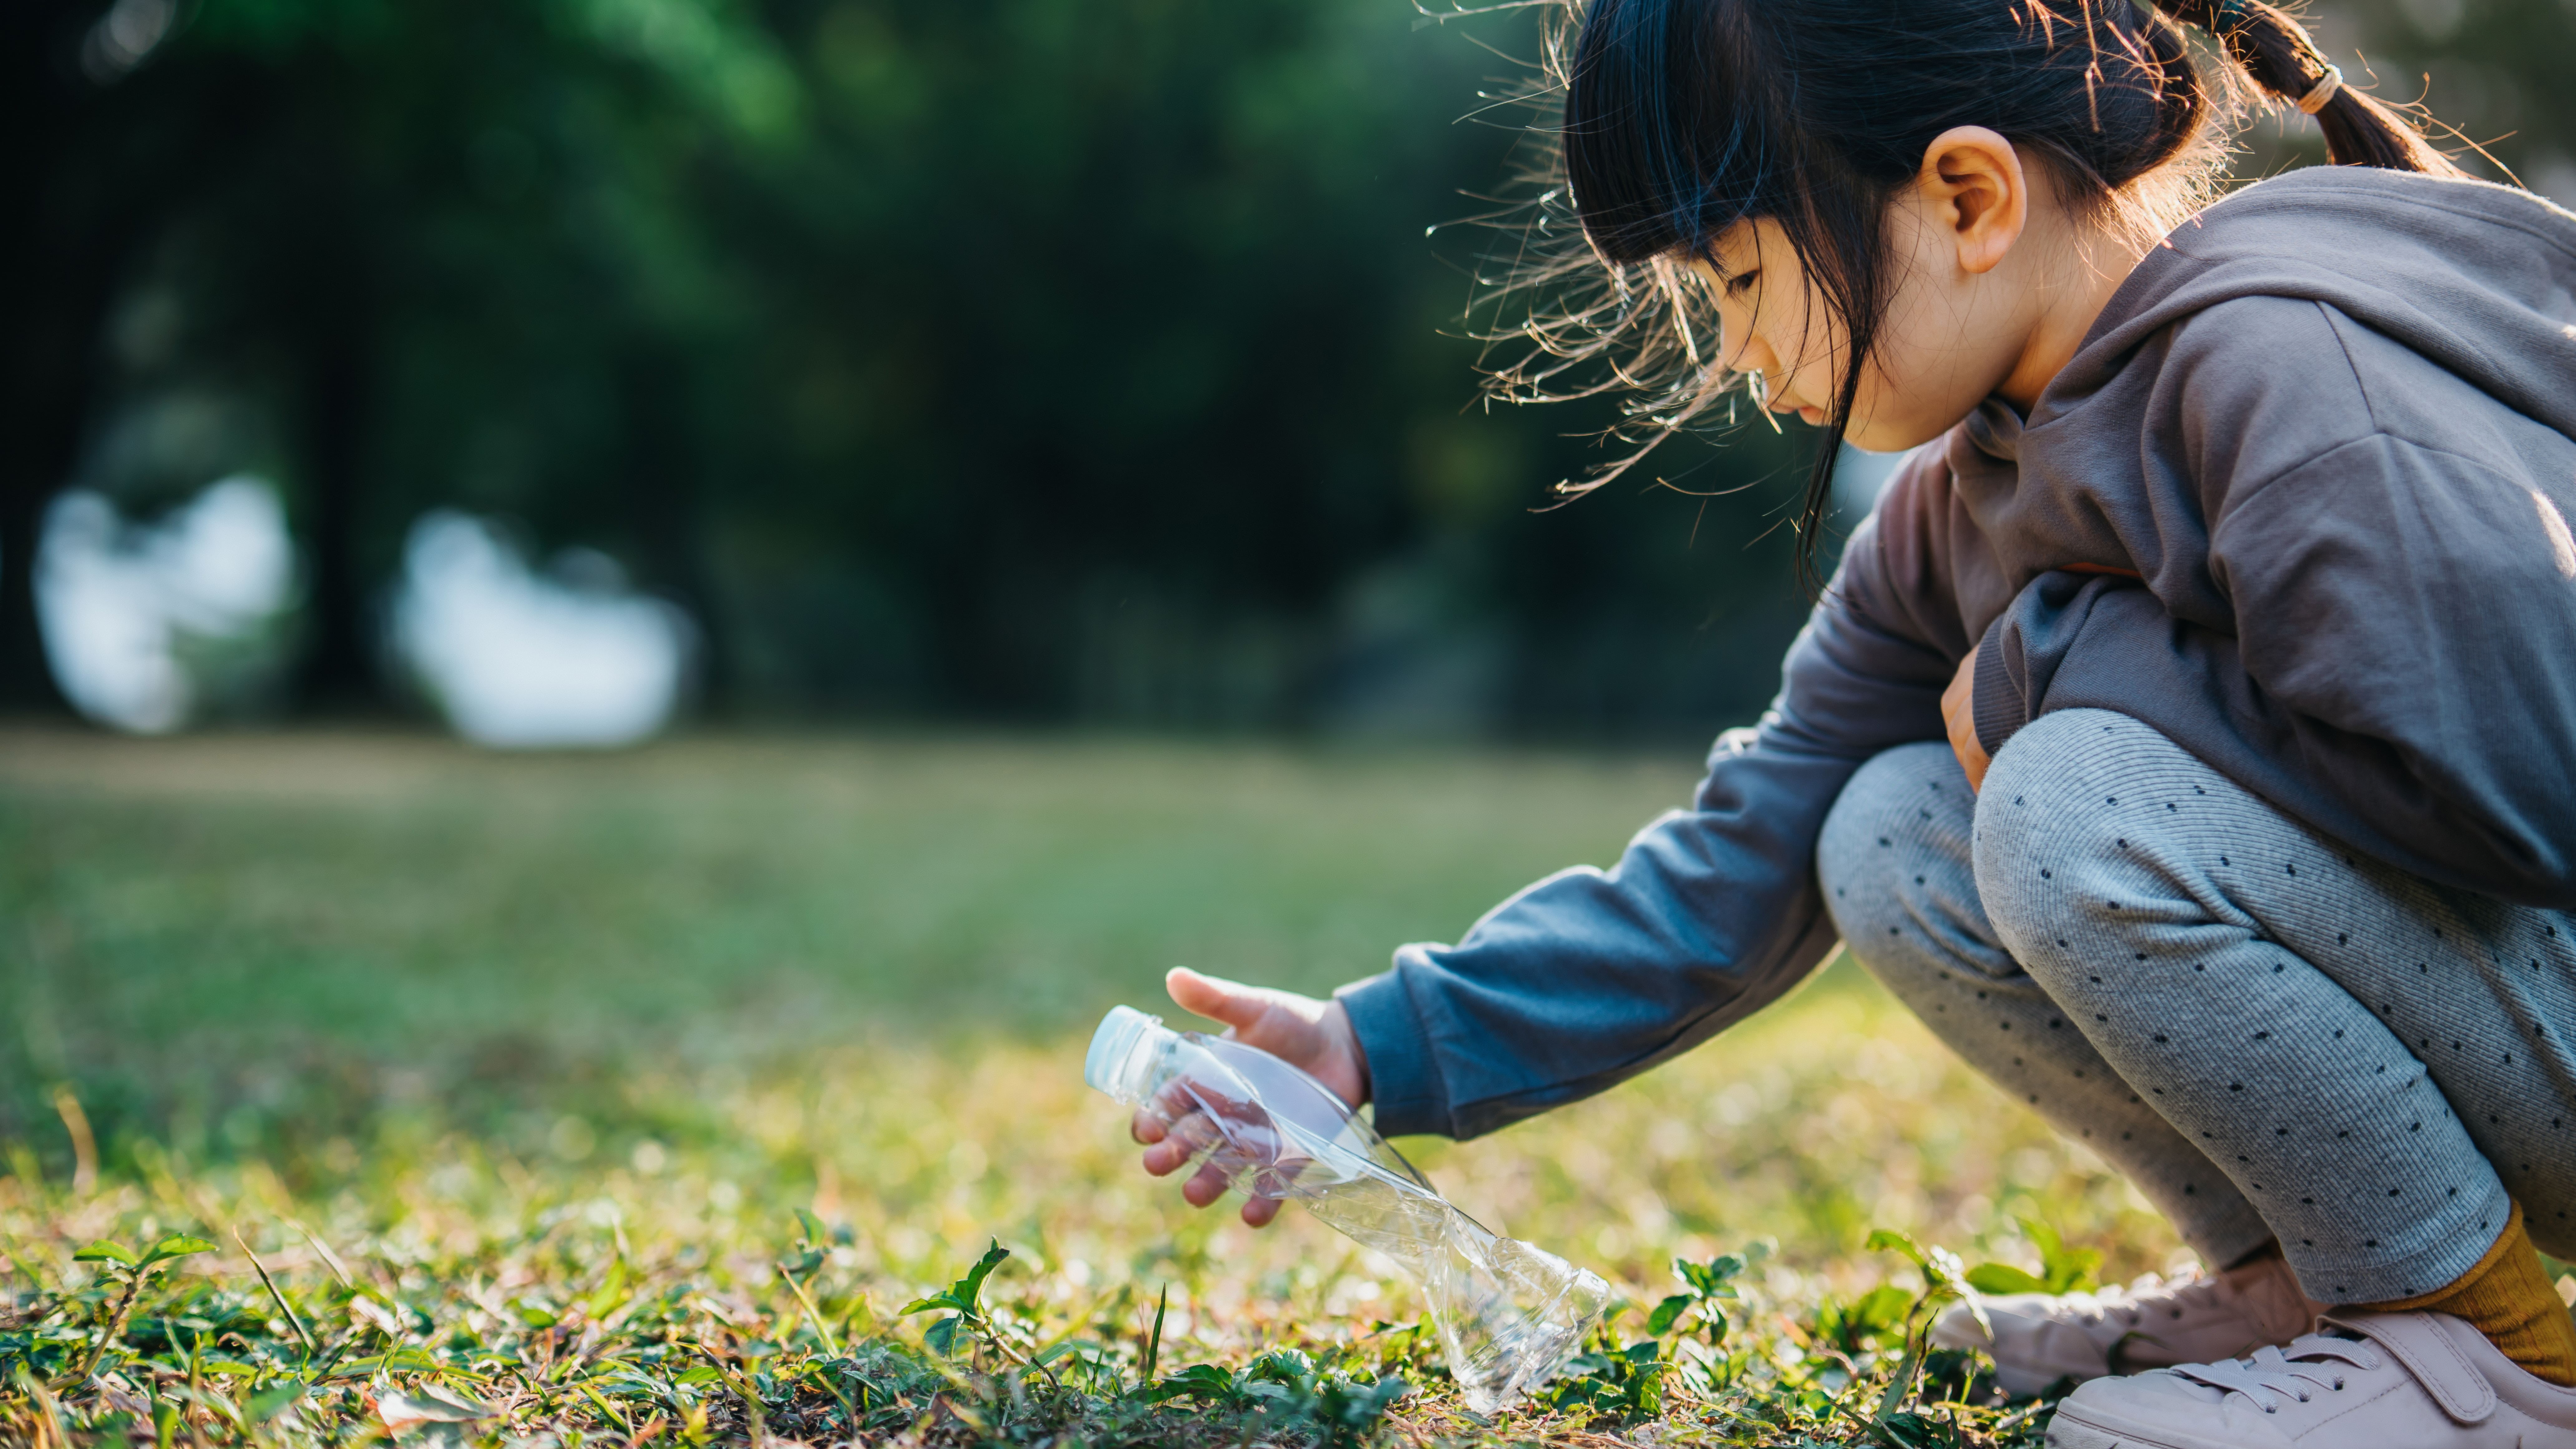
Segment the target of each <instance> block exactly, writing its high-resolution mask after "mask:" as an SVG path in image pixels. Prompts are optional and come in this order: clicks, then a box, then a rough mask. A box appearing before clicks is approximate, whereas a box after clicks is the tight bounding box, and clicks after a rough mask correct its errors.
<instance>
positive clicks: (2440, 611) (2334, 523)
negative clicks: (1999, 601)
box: [1974, 432, 2576, 909]
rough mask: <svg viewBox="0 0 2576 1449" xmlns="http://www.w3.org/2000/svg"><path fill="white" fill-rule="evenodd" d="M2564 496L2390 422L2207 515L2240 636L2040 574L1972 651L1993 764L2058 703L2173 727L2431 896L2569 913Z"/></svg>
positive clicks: (2574, 584) (2108, 584) (2220, 763)
mask: <svg viewBox="0 0 2576 1449" xmlns="http://www.w3.org/2000/svg"><path fill="white" fill-rule="evenodd" d="M2571 510H2576V487H2571V486H2570V485H2569V484H2568V482H2567V481H2566V480H2565V479H2564V478H2560V477H2543V476H2540V475H2539V472H2538V470H2533V469H2525V468H2519V467H2515V466H2512V465H2511V463H2510V462H2508V463H2507V464H2506V465H2505V466H2502V467H2499V466H2496V465H2495V464H2494V463H2493V462H2492V461H2482V460H2480V459H2478V458H2475V457H2471V456H2465V455H2463V453H2461V452H2457V451H2452V450H2450V449H2447V448H2442V447H2438V446H2432V445H2429V444H2427V443H2425V442H2419V441H2413V440H2409V439H2406V438H2402V437H2394V436H2389V435H2388V434H2387V433H2384V432H2381V433H2374V434H2372V435H2370V436H2366V437H2363V438H2360V439H2357V440H2355V441H2353V442H2351V443H2349V444H2347V445H2344V446H2341V447H2337V448H2334V449H2332V450H2330V451H2328V452H2325V453H2323V454H2321V455H2319V456H2316V457H2314V458H2312V459H2310V460H2308V461H2307V462H2305V463H2303V464H2301V465H2299V466H2297V467H2295V468H2292V469H2290V470H2289V471H2287V472H2285V473H2283V474H2280V475H2279V476H2277V477H2274V478H2270V479H2266V480H2262V481H2261V482H2260V484H2259V486H2256V487H2235V488H2232V489H2230V490H2229V492H2228V496H2227V497H2226V498H2225V500H2224V506H2223V508H2222V509H2220V510H2217V511H2216V516H2217V522H2216V526H2215V528H2214V529H2213V532H2212V550H2211V560H2212V564H2213V567H2214V569H2215V570H2217V571H2218V572H2219V573H2220V574H2221V575H2222V576H2223V577H2224V578H2225V580H2226V583H2227V588H2228V591H2229V593H2230V594H2231V595H2232V597H2233V600H2234V603H2235V607H2236V611H2237V615H2238V617H2239V619H2240V620H2241V621H2242V623H2241V625H2240V627H2239V629H2238V630H2237V631H2236V632H2233V633H2231V632H2226V631H2222V630H2219V629H2216V628H2211V627H2207V626H2205V625H2201V624H2195V623H2191V622H2187V621H2185V620H2183V619H2180V618H2176V617H2174V616H2173V615H2172V614H2170V613H2168V612H2167V609H2166V607H2165V605H2164V604H2163V602H2162V601H2160V600H2159V598H2158V597H2157V595H2156V594H2155V593H2154V592H2151V591H2150V589H2149V587H2148V586H2147V585H2145V584H2143V583H2141V582H2138V581H2134V580H2128V579H2120V578H2106V577H2098V576H2092V577H2088V576H2082V575H2077V574H2072V573H2048V574H2042V575H2040V576H2039V577H2038V578H2037V579H2035V580H2033V581H2032V582H2031V583H2030V584H2029V585H2028V586H2027V587H2026V588H2024V589H2023V590H2022V592H2021V594H2020V595H2019V596H2018V597H2017V598H2016V599H2015V600H2014V602H2013V604H2012V606H2011V607H2010V608H2008V609H2007V610H2005V612H2004V613H2003V615H2002V616H2001V617H2000V618H1998V619H1996V620H1995V622H1994V624H1993V625H1992V627H1990V628H1989V629H1988V630H1987V631H1986V634H1985V637H1984V639H1983V640H1982V641H1981V642H1980V645H1979V648H1978V656H1977V672H1976V683H1975V698H1974V704H1975V711H1976V722H1977V734H1978V738H1979V740H1980V742H1981V743H1983V744H1984V745H1985V747H1986V749H1987V750H1988V751H1989V752H1993V751H1997V750H2000V749H2001V748H2003V746H2004V743H2005V742H2006V741H2007V740H2009V739H2010V738H2011V737H2012V735H2013V733H2014V732H2015V731H2017V730H2018V729H2020V727H2021V726H2022V725H2023V724H2026V723H2028V722H2029V721H2030V720H2032V719H2035V718H2037V717H2038V716H2040V715H2042V714H2045V713H2047V712H2049V711H2051V710H2059V709H2079V708H2095V709H2109V710H2116V711H2119V712H2121V713H2123V714H2127V715H2131V716H2133V717H2135V718H2137V719H2140V720H2143V721H2145V722H2146V723H2148V724H2151V725H2154V726H2156V727H2157V728H2158V729H2161V730H2163V731H2164V732H2165V733H2166V734H2167V735H2168V736H2170V737H2172V738H2173V739H2174V740H2175V741H2176V742H2177V743H2179V744H2181V745H2183V746H2184V747H2185V748H2187V749H2189V750H2191V751H2192V753H2194V754H2195V755H2198V756H2199V757H2200V758H2202V759H2203V760H2205V761H2207V762H2208V763H2209V764H2210V765H2211V766H2212V767H2213V768H2215V769H2217V770H2218V771H2220V772H2221V773H2223V774H2225V775H2227V776H2228V777H2230V778H2231V779H2234V780H2235V781H2237V782H2238V783H2239V784H2242V785H2244V786H2245V787H2246V788H2248V789H2250V790H2252V791H2254V792H2255V793H2256V794H2259V795H2261V796H2263V797H2264V798H2266V799H2268V800H2270V801H2271V802H2272V803H2273V804H2275V805H2277V806H2279V807H2280V808H2282V809H2283V810H2285V811H2287V812H2288V813H2290V814H2292V815H2295V816H2298V817H2300V818H2302V819H2304V820H2305V821H2306V822H2307V823H2309V824H2310V825H2312V826H2315V827H2316V828H2317V829H2319V830H2322V831H2324V832H2325V833H2326V834H2329V835H2332V836H2335V837H2337V838H2339V839H2341V840H2343V841H2345V842H2347V843H2349V844H2351V845H2354V846H2356V847H2359V848H2360V849H2362V850H2364V851H2367V852H2368V853H2370V854H2371V855H2374V856H2377V857H2379V858H2380V859H2382V860H2385V861H2387V862H2389V863H2390V864H2392V865H2396V866H2398V867H2400V868H2401V869H2404V870H2408V871H2411V872H2413V873H2415V874H2417V875H2420V876H2423V877H2425V878H2427V879H2429V880H2433V881H2436V882H2439V883H2441V884H2444V885H2449V886H2454V887H2458V888H2461V889H2465V890H2472V891H2476V892H2479V893H2481V894H2484V895H2490V896H2497V897H2501V898H2503V899H2505V900H2509V901H2515V902H2519V903H2523V904H2527V905H2535V906H2543V907H2549V908H2556V909H2566V908H2568V907H2570V906H2576V543H2571V542H2570V541H2569V538H2570V535H2569V532H2568V528H2567V524H2566V518H2567V517H2568V515H2569V513H2570V511H2571Z"/></svg>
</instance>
